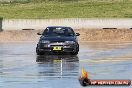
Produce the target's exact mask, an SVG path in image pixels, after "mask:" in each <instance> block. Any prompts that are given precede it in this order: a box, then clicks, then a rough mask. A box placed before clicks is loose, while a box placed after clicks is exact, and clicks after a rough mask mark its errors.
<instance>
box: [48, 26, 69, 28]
mask: <svg viewBox="0 0 132 88" xmlns="http://www.w3.org/2000/svg"><path fill="white" fill-rule="evenodd" d="M50 27H52V28H53V27H55V28H56V27H59V28H71V27H67V26H48V27H47V28H50Z"/></svg>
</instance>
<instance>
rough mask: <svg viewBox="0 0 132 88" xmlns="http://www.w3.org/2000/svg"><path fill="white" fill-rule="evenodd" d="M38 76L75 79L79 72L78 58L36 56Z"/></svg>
mask: <svg viewBox="0 0 132 88" xmlns="http://www.w3.org/2000/svg"><path fill="white" fill-rule="evenodd" d="M36 61H37V62H38V67H39V69H38V70H39V71H38V72H39V76H46V77H61V78H62V77H75V78H76V77H77V76H78V70H79V59H78V56H71V55H43V56H37V59H36Z"/></svg>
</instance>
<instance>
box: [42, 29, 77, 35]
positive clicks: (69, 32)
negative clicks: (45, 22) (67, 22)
mask: <svg viewBox="0 0 132 88" xmlns="http://www.w3.org/2000/svg"><path fill="white" fill-rule="evenodd" d="M43 35H45V36H74V35H75V33H74V31H73V30H72V29H71V28H68V27H64V28H61V27H50V28H46V29H45V30H44V32H43Z"/></svg>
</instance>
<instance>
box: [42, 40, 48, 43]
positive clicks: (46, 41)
mask: <svg viewBox="0 0 132 88" xmlns="http://www.w3.org/2000/svg"><path fill="white" fill-rule="evenodd" d="M40 43H50V41H48V40H41V41H40Z"/></svg>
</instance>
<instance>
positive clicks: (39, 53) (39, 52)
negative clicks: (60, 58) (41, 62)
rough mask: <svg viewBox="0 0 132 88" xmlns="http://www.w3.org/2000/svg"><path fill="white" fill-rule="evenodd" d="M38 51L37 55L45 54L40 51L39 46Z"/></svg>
mask: <svg viewBox="0 0 132 88" xmlns="http://www.w3.org/2000/svg"><path fill="white" fill-rule="evenodd" d="M36 53H37V55H43V54H44V52H41V51H39V49H38V48H37V47H36Z"/></svg>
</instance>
